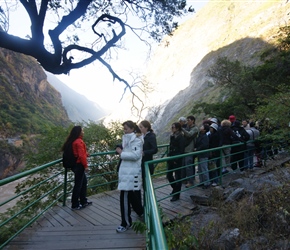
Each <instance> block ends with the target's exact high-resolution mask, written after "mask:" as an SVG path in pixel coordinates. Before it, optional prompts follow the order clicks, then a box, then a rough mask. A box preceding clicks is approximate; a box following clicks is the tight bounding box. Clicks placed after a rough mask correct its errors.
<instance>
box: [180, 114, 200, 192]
mask: <svg viewBox="0 0 290 250" xmlns="http://www.w3.org/2000/svg"><path fill="white" fill-rule="evenodd" d="M182 131H183V134H184V138H185V149H184V153H191V152H192V151H193V149H194V146H195V140H196V137H197V135H198V127H197V126H196V125H195V117H194V116H192V115H190V116H188V117H187V126H186V128H182ZM194 161H195V157H194V156H192V155H190V156H186V157H184V166H186V177H187V178H188V181H187V184H186V185H185V187H187V188H188V187H191V186H193V185H194V180H195V165H194Z"/></svg>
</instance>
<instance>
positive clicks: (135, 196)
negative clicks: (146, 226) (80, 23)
mask: <svg viewBox="0 0 290 250" xmlns="http://www.w3.org/2000/svg"><path fill="white" fill-rule="evenodd" d="M131 206H132V208H133V210H134V211H135V212H136V214H138V215H139V216H141V215H142V214H143V206H142V203H141V190H137V191H124V190H121V193H120V209H121V220H122V222H121V226H122V227H127V226H131V225H132V218H131Z"/></svg>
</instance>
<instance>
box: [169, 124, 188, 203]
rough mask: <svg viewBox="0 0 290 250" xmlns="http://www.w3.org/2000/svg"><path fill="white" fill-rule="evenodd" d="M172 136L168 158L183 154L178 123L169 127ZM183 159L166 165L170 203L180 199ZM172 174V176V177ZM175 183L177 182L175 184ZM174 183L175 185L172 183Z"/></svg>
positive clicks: (181, 134) (181, 136)
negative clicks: (169, 187)
mask: <svg viewBox="0 0 290 250" xmlns="http://www.w3.org/2000/svg"><path fill="white" fill-rule="evenodd" d="M171 131H172V134H171V135H170V143H169V153H168V156H176V155H181V154H183V153H184V145H185V139H184V136H183V132H182V127H181V124H180V123H179V122H175V123H173V124H172V125H171ZM182 163H183V159H182V158H178V159H174V160H170V161H168V163H167V170H168V171H167V179H168V181H169V182H170V185H171V187H172V192H171V194H173V197H172V198H171V200H170V201H177V200H179V197H180V193H178V192H180V191H181V186H182V182H181V181H178V180H181V169H180V168H181V167H182ZM173 174H174V175H173ZM175 181H177V182H175ZM172 182H175V183H172Z"/></svg>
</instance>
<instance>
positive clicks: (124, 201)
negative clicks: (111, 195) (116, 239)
mask: <svg viewBox="0 0 290 250" xmlns="http://www.w3.org/2000/svg"><path fill="white" fill-rule="evenodd" d="M122 125H123V128H124V135H123V137H122V147H117V148H116V152H117V153H118V154H119V155H120V159H121V164H120V168H119V184H118V189H119V190H120V191H121V193H120V208H121V219H122V222H121V225H120V226H118V228H117V229H116V230H117V232H119V233H122V232H125V231H127V230H128V228H130V227H131V225H132V218H131V206H130V205H132V208H133V209H134V211H135V212H136V213H137V214H138V215H139V216H142V214H143V206H142V201H141V187H142V171H141V162H142V151H143V138H142V136H141V131H140V129H139V128H138V126H137V125H136V124H135V123H134V122H132V121H126V122H124V123H123V124H122Z"/></svg>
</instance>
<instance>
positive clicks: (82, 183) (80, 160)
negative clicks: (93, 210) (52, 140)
mask: <svg viewBox="0 0 290 250" xmlns="http://www.w3.org/2000/svg"><path fill="white" fill-rule="evenodd" d="M83 135H84V131H83V129H82V127H81V126H74V127H73V128H72V130H71V131H70V134H69V135H68V137H67V139H66V141H65V143H64V144H63V146H62V148H61V150H62V151H65V150H66V149H67V148H68V147H72V150H73V154H74V156H75V158H76V164H74V165H72V166H71V170H72V171H73V172H74V177H75V178H74V188H73V192H72V199H71V202H72V206H71V208H72V209H73V210H79V209H82V208H84V207H86V206H88V205H91V204H92V202H91V201H88V200H87V197H86V196H87V176H86V173H85V172H87V171H88V162H87V157H88V156H89V154H88V153H87V149H86V144H85V143H84V141H83Z"/></svg>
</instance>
